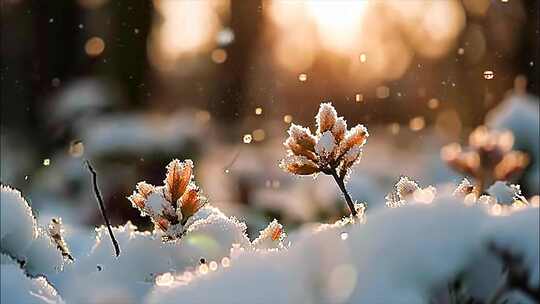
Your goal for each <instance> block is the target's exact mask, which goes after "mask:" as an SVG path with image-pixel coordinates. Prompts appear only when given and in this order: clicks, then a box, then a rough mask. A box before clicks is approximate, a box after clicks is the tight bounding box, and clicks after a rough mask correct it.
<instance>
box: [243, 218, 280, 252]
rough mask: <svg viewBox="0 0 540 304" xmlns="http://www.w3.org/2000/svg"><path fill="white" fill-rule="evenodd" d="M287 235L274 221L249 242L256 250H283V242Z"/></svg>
mask: <svg viewBox="0 0 540 304" xmlns="http://www.w3.org/2000/svg"><path fill="white" fill-rule="evenodd" d="M286 237H287V234H285V232H284V231H283V225H281V224H280V223H279V222H278V221H277V220H276V219H274V220H273V221H272V222H270V224H268V226H267V227H266V228H264V229H263V230H261V231H260V232H259V236H258V237H257V238H256V239H255V240H253V242H251V244H252V245H253V247H254V248H256V249H283V248H284V246H283V240H284V239H285V238H286Z"/></svg>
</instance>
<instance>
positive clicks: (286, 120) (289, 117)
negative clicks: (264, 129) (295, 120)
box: [283, 114, 292, 123]
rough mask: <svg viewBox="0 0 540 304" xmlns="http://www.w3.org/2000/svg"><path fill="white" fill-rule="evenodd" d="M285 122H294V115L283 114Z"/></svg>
mask: <svg viewBox="0 0 540 304" xmlns="http://www.w3.org/2000/svg"><path fill="white" fill-rule="evenodd" d="M283 122H285V123H291V122H292V115H289V114H287V115H285V116H283Z"/></svg>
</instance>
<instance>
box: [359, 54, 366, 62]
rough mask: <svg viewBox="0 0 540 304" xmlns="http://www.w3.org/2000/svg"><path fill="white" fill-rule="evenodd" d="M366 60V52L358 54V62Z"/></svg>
mask: <svg viewBox="0 0 540 304" xmlns="http://www.w3.org/2000/svg"><path fill="white" fill-rule="evenodd" d="M366 60H367V56H366V54H360V62H361V63H364V62H366Z"/></svg>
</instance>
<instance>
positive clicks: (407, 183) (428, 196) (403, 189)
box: [385, 176, 437, 208]
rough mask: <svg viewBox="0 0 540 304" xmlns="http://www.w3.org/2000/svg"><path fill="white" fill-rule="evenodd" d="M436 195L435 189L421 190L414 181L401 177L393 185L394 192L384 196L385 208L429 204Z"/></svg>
mask: <svg viewBox="0 0 540 304" xmlns="http://www.w3.org/2000/svg"><path fill="white" fill-rule="evenodd" d="M436 195H437V189H435V187H433V186H427V187H425V188H422V187H420V186H419V185H418V183H416V182H415V181H414V180H412V179H410V178H409V177H407V176H401V177H400V178H399V180H398V181H397V182H396V184H395V185H394V190H393V191H392V192H391V193H389V194H388V195H386V197H385V200H386V206H387V207H389V208H397V207H401V206H404V205H406V204H407V203H409V202H416V203H423V204H430V203H431V202H433V200H434V199H435V196H436Z"/></svg>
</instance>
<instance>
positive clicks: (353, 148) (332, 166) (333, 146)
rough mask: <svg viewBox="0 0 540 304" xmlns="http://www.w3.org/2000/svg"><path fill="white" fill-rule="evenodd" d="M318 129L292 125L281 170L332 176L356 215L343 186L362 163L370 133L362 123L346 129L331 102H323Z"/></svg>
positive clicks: (317, 120)
mask: <svg viewBox="0 0 540 304" xmlns="http://www.w3.org/2000/svg"><path fill="white" fill-rule="evenodd" d="M315 121H316V124H317V130H316V132H315V134H312V133H311V130H310V129H309V128H306V127H303V126H299V125H296V124H291V126H290V128H289V131H288V134H289V137H288V138H287V139H286V140H285V142H284V143H283V144H284V146H285V148H286V149H287V156H286V157H285V158H284V159H282V160H281V162H280V165H279V166H280V167H281V168H282V169H283V170H285V171H286V172H289V173H292V174H295V175H313V176H317V174H318V173H321V172H322V173H324V174H327V175H332V176H333V177H334V179H335V180H336V182H337V183H338V186H339V188H340V190H341V191H342V192H343V195H344V196H345V200H346V201H347V205H348V206H349V208H350V210H351V214H353V215H356V214H357V212H356V210H355V208H354V203H353V201H352V199H351V198H350V196H349V194H348V193H347V191H346V189H345V185H344V181H345V179H346V177H347V176H348V175H349V174H350V171H351V168H352V167H353V166H354V165H355V164H357V163H358V162H359V161H360V158H361V156H362V147H363V145H364V144H365V143H366V141H367V138H368V136H369V133H368V131H367V128H366V127H364V126H363V125H361V124H359V125H356V126H355V127H353V128H351V129H350V130H347V122H346V121H345V119H344V118H343V117H338V114H337V112H336V109H335V108H334V107H333V106H332V104H331V103H321V105H320V106H319V112H318V113H317V115H316V116H315Z"/></svg>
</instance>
